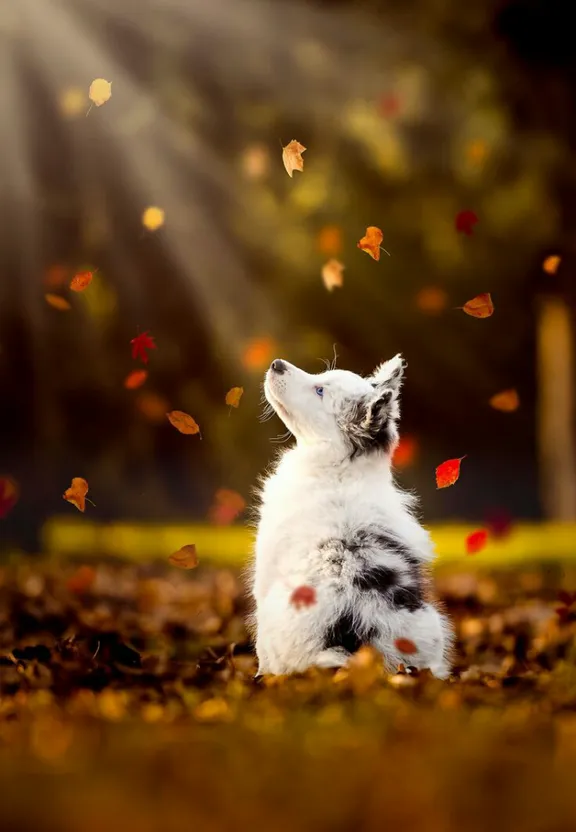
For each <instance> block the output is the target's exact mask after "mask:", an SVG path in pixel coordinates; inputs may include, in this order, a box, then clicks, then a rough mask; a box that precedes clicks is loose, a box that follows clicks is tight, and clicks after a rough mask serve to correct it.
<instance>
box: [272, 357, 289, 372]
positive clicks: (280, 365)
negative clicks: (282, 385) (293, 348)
mask: <svg viewBox="0 0 576 832" xmlns="http://www.w3.org/2000/svg"><path fill="white" fill-rule="evenodd" d="M270 369H271V370H274V372H275V373H278V375H280V376H281V375H282V373H285V372H286V364H284V362H283V361H282V360H281V359H280V358H275V359H274V361H273V362H272V364H270Z"/></svg>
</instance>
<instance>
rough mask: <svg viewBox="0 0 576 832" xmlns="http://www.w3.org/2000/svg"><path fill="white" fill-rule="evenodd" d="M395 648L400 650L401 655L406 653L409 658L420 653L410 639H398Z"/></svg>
mask: <svg viewBox="0 0 576 832" xmlns="http://www.w3.org/2000/svg"><path fill="white" fill-rule="evenodd" d="M394 647H395V648H396V649H397V650H399V651H400V653H406V655H407V656H412V655H414V653H417V652H418V648H417V647H416V645H415V644H414V642H413V641H410V639H409V638H397V639H396V641H395V642H394Z"/></svg>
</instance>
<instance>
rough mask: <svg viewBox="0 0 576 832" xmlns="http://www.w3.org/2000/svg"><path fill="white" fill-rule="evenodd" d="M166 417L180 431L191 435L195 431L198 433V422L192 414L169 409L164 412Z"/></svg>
mask: <svg viewBox="0 0 576 832" xmlns="http://www.w3.org/2000/svg"><path fill="white" fill-rule="evenodd" d="M166 418H167V419H168V421H169V422H170V424H171V425H173V426H174V427H175V428H176V430H179V431H180V433H185V434H187V435H189V436H192V435H193V434H195V433H200V428H199V426H198V424H197V423H196V422H195V421H194V419H193V418H192V416H190V415H189V414H188V413H184V411H183V410H171V411H170V413H167V414H166Z"/></svg>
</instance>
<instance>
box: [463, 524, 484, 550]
mask: <svg viewBox="0 0 576 832" xmlns="http://www.w3.org/2000/svg"><path fill="white" fill-rule="evenodd" d="M487 542H488V532H487V531H486V529H478V531H476V532H472V534H469V535H468V537H467V538H466V552H467V554H469V555H475V554H476V553H477V552H480V551H481V550H482V549H483V548H484V546H486V543H487Z"/></svg>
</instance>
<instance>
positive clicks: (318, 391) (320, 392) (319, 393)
mask: <svg viewBox="0 0 576 832" xmlns="http://www.w3.org/2000/svg"><path fill="white" fill-rule="evenodd" d="M314 390H316V393H317V394H318V395H319V396H320V398H322V396H323V395H324V388H323V387H315V388H314Z"/></svg>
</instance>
